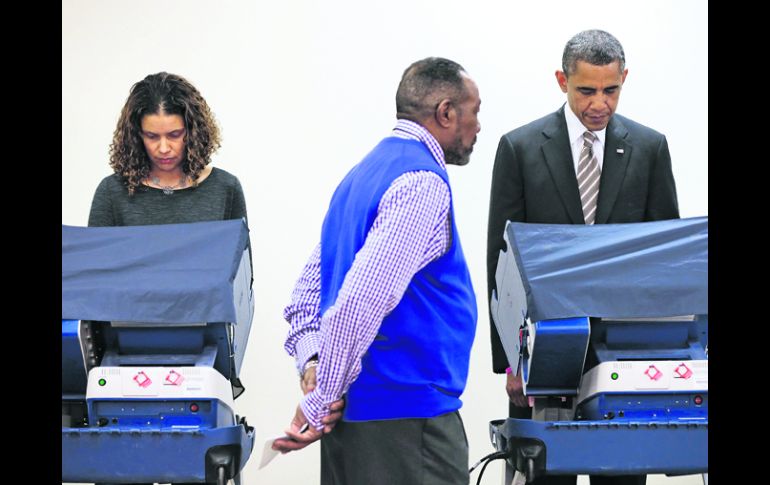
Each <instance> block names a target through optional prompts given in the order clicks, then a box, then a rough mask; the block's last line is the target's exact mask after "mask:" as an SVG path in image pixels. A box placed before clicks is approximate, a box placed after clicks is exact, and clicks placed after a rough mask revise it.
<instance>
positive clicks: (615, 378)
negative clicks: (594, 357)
mask: <svg viewBox="0 0 770 485" xmlns="http://www.w3.org/2000/svg"><path fill="white" fill-rule="evenodd" d="M610 377H611V378H612V380H613V381H617V380H618V373H617V372H613V373H612V374H611V375H610Z"/></svg>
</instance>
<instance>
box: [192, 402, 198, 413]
mask: <svg viewBox="0 0 770 485" xmlns="http://www.w3.org/2000/svg"><path fill="white" fill-rule="evenodd" d="M190 411H192V412H194V413H197V412H198V405H197V404H195V403H193V404H190Z"/></svg>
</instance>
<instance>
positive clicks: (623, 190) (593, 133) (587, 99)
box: [487, 30, 679, 485]
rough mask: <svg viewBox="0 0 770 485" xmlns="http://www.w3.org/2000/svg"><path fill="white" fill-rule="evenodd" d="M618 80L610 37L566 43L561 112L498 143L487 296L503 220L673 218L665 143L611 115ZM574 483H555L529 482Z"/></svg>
mask: <svg viewBox="0 0 770 485" xmlns="http://www.w3.org/2000/svg"><path fill="white" fill-rule="evenodd" d="M627 74H628V69H626V68H625V54H624V52H623V47H622V46H621V45H620V42H618V40H617V39H616V38H615V37H613V36H612V35H610V34H608V33H607V32H604V31H601V30H588V31H584V32H581V33H579V34H577V35H575V36H574V37H573V38H572V39H570V40H569V42H567V45H566V46H565V48H564V54H563V56H562V70H560V71H556V80H557V82H558V83H559V87H560V88H561V90H562V91H563V92H564V93H566V94H567V103H566V105H563V106H562V107H561V108H560V109H559V110H558V111H556V112H555V113H552V114H550V115H547V116H545V117H543V118H540V119H539V120H535V121H533V122H531V123H529V124H527V125H524V126H522V127H520V128H517V129H515V130H513V131H511V132H509V133H506V134H505V135H503V137H502V138H501V139H500V143H499V145H498V147H497V155H496V157H495V165H494V171H493V173H492V190H491V195H490V201H489V225H488V233H487V283H488V289H489V297H490V298H491V295H492V290H493V289H494V288H495V270H496V268H497V259H498V256H499V253H500V251H501V250H502V249H503V248H504V247H505V242H504V241H503V231H504V228H505V223H506V221H515V222H538V223H551V224H586V223H587V224H594V223H595V224H608V223H623V222H643V221H654V220H662V219H676V218H678V217H679V208H678V205H677V199H676V187H675V185H674V176H673V173H672V171H671V157H670V155H669V152H668V144H667V142H666V137H665V136H663V135H662V134H660V133H658V132H656V131H655V130H652V129H650V128H647V127H646V126H643V125H640V124H639V123H636V122H634V121H631V120H629V119H628V118H625V117H622V116H620V115H616V114H615V109H616V107H617V104H618V99H619V97H620V91H621V88H622V86H623V82H624V81H625V79H626V75H627ZM586 132H588V134H586ZM597 188H598V194H597ZM490 323H491V328H492V330H491V337H492V360H493V367H494V372H496V373H502V372H507V373H508V376H507V381H506V391H507V392H508V395H509V398H510V409H509V411H510V416H511V417H516V418H529V417H531V408H530V407H529V405H528V402H527V398H526V397H525V396H524V395H523V392H522V391H523V390H522V382H521V377H520V376H514V375H513V373H511V370H510V368H509V363H508V361H507V359H506V357H505V353H504V351H503V347H502V344H501V342H500V337H499V336H498V333H497V329H496V328H495V325H494V322H492V320H491V317H490ZM575 480H576V477H574V476H572V477H561V476H554V477H542V478H540V479H537V480H536V481H535V483H536V484H537V485H542V484H554V483H559V484H562V483H571V484H574V483H575ZM591 483H592V485H596V484H609V483H612V484H644V483H645V476H640V477H603V478H602V477H591Z"/></svg>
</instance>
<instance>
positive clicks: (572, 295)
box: [490, 217, 708, 482]
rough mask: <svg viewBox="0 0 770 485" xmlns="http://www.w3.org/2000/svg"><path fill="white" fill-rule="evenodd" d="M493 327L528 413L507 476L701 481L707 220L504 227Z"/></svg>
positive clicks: (510, 435)
mask: <svg viewBox="0 0 770 485" xmlns="http://www.w3.org/2000/svg"><path fill="white" fill-rule="evenodd" d="M504 239H505V241H506V248H505V250H504V251H501V252H500V257H499V260H498V266H497V272H496V275H495V278H496V283H497V291H496V292H495V293H494V294H493V295H492V300H491V308H492V318H493V320H494V323H495V326H496V327H497V330H498V332H499V334H500V338H501V341H502V343H503V347H504V350H505V353H506V356H507V358H508V362H509V363H510V365H511V368H512V371H513V372H514V373H516V374H517V375H519V374H520V375H521V377H522V379H523V384H524V393H525V395H526V396H528V397H530V398H534V407H533V417H532V419H531V420H528V419H513V418H509V419H500V420H495V421H492V422H491V423H490V438H491V441H492V444H493V446H494V447H495V448H496V449H497V450H498V451H501V452H504V453H503V454H504V456H505V458H506V462H507V476H508V477H513V476H514V472H518V474H519V478H521V477H523V478H525V479H526V481H528V482H529V481H532V480H533V479H534V478H535V477H539V476H543V475H576V474H579V475H583V474H590V475H629V474H652V473H663V474H667V475H687V474H696V473H706V472H707V471H708V218H706V217H700V218H690V219H680V220H669V221H657V222H645V223H635V224H602V225H593V226H586V225H560V224H524V223H511V222H509V223H508V224H507V226H506V228H505V234H504Z"/></svg>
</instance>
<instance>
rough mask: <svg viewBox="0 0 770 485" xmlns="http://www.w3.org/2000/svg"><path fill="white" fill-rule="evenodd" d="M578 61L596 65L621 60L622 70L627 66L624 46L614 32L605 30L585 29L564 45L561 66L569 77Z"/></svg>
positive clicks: (604, 64) (620, 67)
mask: <svg viewBox="0 0 770 485" xmlns="http://www.w3.org/2000/svg"><path fill="white" fill-rule="evenodd" d="M577 61H585V62H587V63H589V64H593V65H594V66H606V65H607V64H611V63H613V62H615V61H620V62H619V69H620V72H623V69H625V67H626V54H625V53H624V52H623V46H622V45H620V42H618V39H616V38H615V37H614V36H613V35H612V34H610V33H607V32H605V31H603V30H584V31H583V32H580V33H579V34H576V35H575V36H574V37H572V38H571V39H570V40H569V41H567V45H565V46H564V54H563V55H562V57H561V68H562V70H563V71H564V74H565V75H567V77H569V75H570V74H573V73H574V72H575V70H576V69H577Z"/></svg>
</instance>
